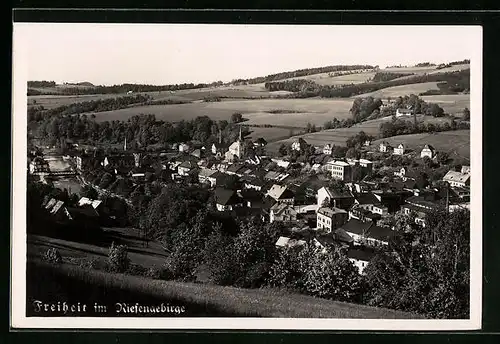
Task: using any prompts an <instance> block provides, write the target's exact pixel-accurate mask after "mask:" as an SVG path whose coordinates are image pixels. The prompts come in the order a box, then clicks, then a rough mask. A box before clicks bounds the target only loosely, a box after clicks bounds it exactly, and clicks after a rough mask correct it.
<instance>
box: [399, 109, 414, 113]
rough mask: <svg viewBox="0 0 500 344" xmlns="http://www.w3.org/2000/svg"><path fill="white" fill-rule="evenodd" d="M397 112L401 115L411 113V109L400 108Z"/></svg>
mask: <svg viewBox="0 0 500 344" xmlns="http://www.w3.org/2000/svg"><path fill="white" fill-rule="evenodd" d="M398 112H401V113H412V112H413V111H412V110H411V109H402V108H399V109H398Z"/></svg>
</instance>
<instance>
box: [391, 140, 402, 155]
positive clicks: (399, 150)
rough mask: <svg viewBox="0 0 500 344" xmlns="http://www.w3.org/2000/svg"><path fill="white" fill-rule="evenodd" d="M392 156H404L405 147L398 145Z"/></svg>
mask: <svg viewBox="0 0 500 344" xmlns="http://www.w3.org/2000/svg"><path fill="white" fill-rule="evenodd" d="M393 154H394V155H404V154H405V145H404V144H402V143H400V144H399V145H398V146H397V147H396V148H394V151H393Z"/></svg>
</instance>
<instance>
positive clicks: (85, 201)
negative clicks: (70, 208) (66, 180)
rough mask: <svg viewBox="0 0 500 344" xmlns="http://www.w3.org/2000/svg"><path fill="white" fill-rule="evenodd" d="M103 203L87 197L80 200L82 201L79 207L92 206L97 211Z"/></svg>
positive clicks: (79, 202)
mask: <svg viewBox="0 0 500 344" xmlns="http://www.w3.org/2000/svg"><path fill="white" fill-rule="evenodd" d="M101 203H102V201H101V200H98V199H96V200H91V199H89V198H87V197H82V198H80V200H79V201H78V206H80V207H81V206H83V205H85V204H90V205H91V206H92V208H94V209H97V207H99V205H101Z"/></svg>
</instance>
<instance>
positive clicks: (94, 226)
mask: <svg viewBox="0 0 500 344" xmlns="http://www.w3.org/2000/svg"><path fill="white" fill-rule="evenodd" d="M13 30H14V34H13V53H12V56H13V111H12V138H13V142H12V152H13V155H12V194H11V199H12V209H13V210H12V235H11V240H12V241H11V242H12V246H11V256H12V267H11V305H12V306H11V323H12V326H13V327H16V328H37V329H62V328H75V329H249V330H255V329H263V330H266V329H267V330H271V329H277V330H393V331H394V330H403V331H405V330H474V329H480V328H481V302H482V300H481V290H482V286H481V281H482V191H481V190H482V187H483V186H482V171H481V164H482V161H481V159H482V153H481V152H482V31H481V27H479V26H424V25H421V26H419V25H414V26H410V25H402V26H383V25H379V26H374V25H372V26H368V25H364V26H362V25H359V26H353V25H237V24H127V23H121V24H98V23H14V29H13Z"/></svg>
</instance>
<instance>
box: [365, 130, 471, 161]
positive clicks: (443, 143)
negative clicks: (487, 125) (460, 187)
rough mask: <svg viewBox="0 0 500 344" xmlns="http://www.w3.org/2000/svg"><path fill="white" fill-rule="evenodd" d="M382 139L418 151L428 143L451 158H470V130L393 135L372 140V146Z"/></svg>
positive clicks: (375, 146)
mask: <svg viewBox="0 0 500 344" xmlns="http://www.w3.org/2000/svg"><path fill="white" fill-rule="evenodd" d="M382 141H387V142H389V143H390V144H391V145H393V146H394V145H398V144H400V143H403V144H405V145H406V146H407V147H408V148H410V149H412V150H416V151H417V152H420V150H422V148H423V147H424V146H425V145H426V144H430V145H432V146H433V147H434V148H435V149H436V150H437V151H441V152H447V153H449V154H450V157H452V158H453V157H462V158H466V159H470V130H455V131H443V132H439V133H422V134H412V135H399V136H393V137H388V138H385V139H381V140H376V141H373V143H372V148H373V149H376V148H377V147H378V145H379V144H380V142H382Z"/></svg>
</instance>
